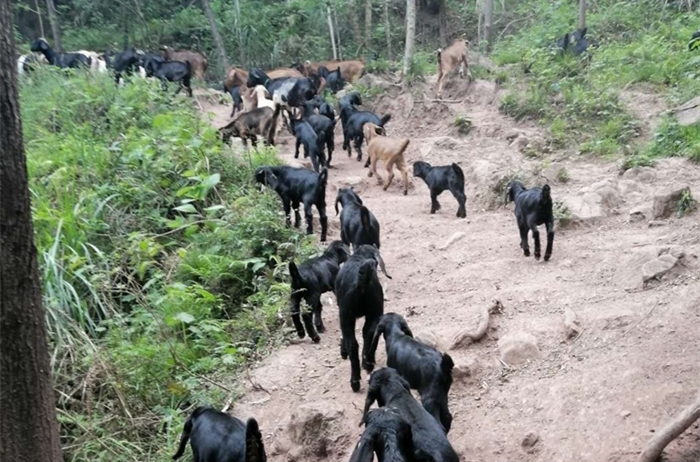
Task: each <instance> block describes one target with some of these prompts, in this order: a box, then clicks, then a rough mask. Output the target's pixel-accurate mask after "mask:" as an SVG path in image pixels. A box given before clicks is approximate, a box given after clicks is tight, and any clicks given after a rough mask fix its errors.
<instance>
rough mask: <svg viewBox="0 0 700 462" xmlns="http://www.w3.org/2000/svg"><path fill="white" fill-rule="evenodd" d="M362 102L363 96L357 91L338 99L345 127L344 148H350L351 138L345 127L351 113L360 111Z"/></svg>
mask: <svg viewBox="0 0 700 462" xmlns="http://www.w3.org/2000/svg"><path fill="white" fill-rule="evenodd" d="M361 104H362V97H361V96H360V94H359V93H358V92H356V91H352V92H350V93H348V94H347V95H345V96H343V97H342V98H340V101H338V110H339V111H340V124H341V125H342V127H343V150H349V149H350V140H349V139H348V137H347V134H346V133H347V131H346V129H345V127H346V126H347V124H348V119H349V118H350V116H351V115H353V114H354V113H356V112H358V111H359V109H357V106H359V105H361Z"/></svg>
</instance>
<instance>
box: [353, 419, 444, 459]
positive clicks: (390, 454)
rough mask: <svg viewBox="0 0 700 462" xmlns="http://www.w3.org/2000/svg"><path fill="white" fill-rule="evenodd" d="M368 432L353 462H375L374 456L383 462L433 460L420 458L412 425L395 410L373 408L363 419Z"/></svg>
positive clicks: (355, 453) (356, 450)
mask: <svg viewBox="0 0 700 462" xmlns="http://www.w3.org/2000/svg"><path fill="white" fill-rule="evenodd" d="M362 423H364V424H365V431H364V433H362V438H360V441H359V442H358V443H357V445H356V446H355V450H354V451H353V453H352V456H350V462H372V460H373V457H374V454H375V453H376V454H377V459H378V460H380V461H382V462H418V461H426V462H428V461H431V462H432V460H433V459H432V458H431V457H420V451H418V453H419V454H416V449H415V447H414V446H413V436H412V435H411V426H410V425H409V424H408V422H406V420H405V419H404V418H403V417H401V415H400V414H399V411H398V410H397V409H396V408H393V407H382V408H379V409H372V410H371V411H369V412H368V413H367V414H365V415H364V416H363V417H362Z"/></svg>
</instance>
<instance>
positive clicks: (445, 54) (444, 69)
mask: <svg viewBox="0 0 700 462" xmlns="http://www.w3.org/2000/svg"><path fill="white" fill-rule="evenodd" d="M468 45H469V44H468V42H467V41H466V40H460V39H457V40H455V41H454V43H452V45H450V46H449V47H447V48H445V49H444V50H442V49H438V51H437V62H438V78H437V97H438V98H442V87H443V86H444V85H445V80H447V77H448V76H449V75H450V73H452V72H453V71H454V70H455V68H457V66H459V76H460V78H462V79H463V78H464V77H465V75H469V76H470V77H471V72H470V71H469V64H468V63H467V53H468V51H469V49H468Z"/></svg>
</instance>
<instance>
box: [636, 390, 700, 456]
mask: <svg viewBox="0 0 700 462" xmlns="http://www.w3.org/2000/svg"><path fill="white" fill-rule="evenodd" d="M698 419H700V390H698V394H697V396H696V398H695V402H694V403H692V404H691V405H690V406H688V407H686V408H685V409H683V411H681V413H680V414H678V415H677V416H676V417H675V418H674V419H673V420H672V421H670V422H669V423H667V424H666V426H665V427H664V428H662V429H661V430H659V431H657V432H656V433H655V434H654V437H653V438H652V439H651V440H649V443H647V447H646V448H644V451H642V453H641V454H640V456H639V459H638V460H639V462H656V461H657V460H659V457H661V453H662V452H663V451H664V448H665V447H666V446H668V443H670V442H671V441H673V440H675V439H676V438H678V436H680V434H681V433H683V432H684V431H686V430H687V429H688V428H690V426H691V425H693V423H695V421H696V420H698Z"/></svg>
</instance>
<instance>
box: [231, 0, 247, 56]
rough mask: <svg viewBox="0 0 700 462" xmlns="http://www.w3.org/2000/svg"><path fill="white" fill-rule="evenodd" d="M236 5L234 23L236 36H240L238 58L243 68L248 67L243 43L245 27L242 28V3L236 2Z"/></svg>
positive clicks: (237, 0)
mask: <svg viewBox="0 0 700 462" xmlns="http://www.w3.org/2000/svg"><path fill="white" fill-rule="evenodd" d="M235 5H236V16H235V18H234V19H235V21H234V23H233V26H234V27H235V29H236V35H238V56H239V59H240V60H241V63H240V64H241V66H243V67H246V64H247V63H246V59H245V45H244V43H243V27H242V26H241V2H240V1H239V0H235Z"/></svg>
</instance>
